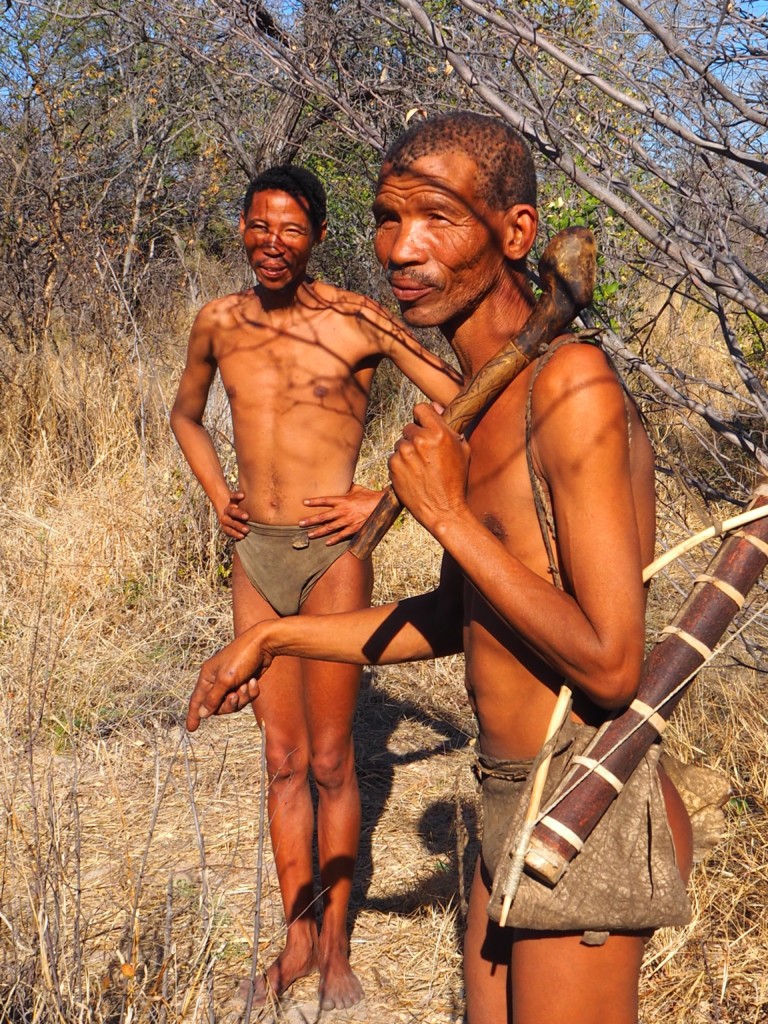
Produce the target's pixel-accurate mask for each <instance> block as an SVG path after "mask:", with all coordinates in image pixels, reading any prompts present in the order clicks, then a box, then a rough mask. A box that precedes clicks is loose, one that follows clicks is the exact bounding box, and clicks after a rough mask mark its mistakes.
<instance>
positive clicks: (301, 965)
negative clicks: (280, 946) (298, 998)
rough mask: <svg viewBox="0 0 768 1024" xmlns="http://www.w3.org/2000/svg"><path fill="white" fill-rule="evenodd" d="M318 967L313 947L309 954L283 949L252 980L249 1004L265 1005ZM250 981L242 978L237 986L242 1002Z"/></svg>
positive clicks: (246, 996) (246, 995) (245, 997)
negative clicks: (297, 953) (260, 973)
mask: <svg viewBox="0 0 768 1024" xmlns="http://www.w3.org/2000/svg"><path fill="white" fill-rule="evenodd" d="M318 967H319V963H318V958H317V953H316V951H315V949H314V948H313V949H312V951H311V952H310V954H309V956H305V955H304V956H296V955H294V954H292V953H291V952H290V951H289V950H288V949H284V950H283V952H282V953H281V954H280V956H279V957H277V959H276V960H275V961H274V963H273V964H271V966H269V967H268V968H267V971H266V974H263V975H260V976H259V977H258V978H256V979H255V980H254V984H253V1000H252V1002H251V1005H252V1006H253V1007H260V1006H265V1005H266V1004H267V1003H268V1002H269V1001H270V1000H271V999H275V1000H277V999H279V998H280V997H281V996H282V995H284V994H285V993H286V992H287V991H288V989H289V988H290V987H291V985H292V984H293V983H294V981H298V980H299V978H307V977H309V975H310V974H315V973H316V972H317V970H318ZM250 983H251V982H250V978H244V979H243V980H242V981H241V982H240V985H239V988H238V996H239V997H240V999H242V1000H243V1002H244V1003H245V1002H247V999H248V987H249V985H250ZM350 1005H351V1004H350Z"/></svg>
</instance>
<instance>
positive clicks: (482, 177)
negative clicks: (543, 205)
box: [383, 110, 536, 210]
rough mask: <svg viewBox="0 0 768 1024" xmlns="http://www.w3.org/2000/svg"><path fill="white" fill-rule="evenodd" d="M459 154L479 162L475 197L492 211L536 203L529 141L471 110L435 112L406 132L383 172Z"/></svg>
mask: <svg viewBox="0 0 768 1024" xmlns="http://www.w3.org/2000/svg"><path fill="white" fill-rule="evenodd" d="M447 152H461V153H466V154H467V155H468V156H470V157H471V158H472V159H473V160H474V162H475V163H476V164H477V170H478V177H477V195H478V197H479V198H480V199H482V200H483V201H484V202H486V203H487V204H488V206H489V207H490V208H491V209H494V210H506V209H509V207H510V206H516V205H517V204H518V203H527V204H528V205H530V206H535V205H536V168H535V167H534V164H533V157H532V156H531V151H530V149H529V148H528V143H527V142H526V141H525V139H524V138H523V137H522V135H520V134H519V133H518V132H516V131H515V129H514V128H511V127H510V126H509V125H508V124H506V122H504V121H501V120H499V118H496V117H489V116H487V115H485V114H475V113H473V112H471V111H469V110H459V111H454V112H453V113H450V114H439V115H437V116H436V117H430V118H428V119H427V120H426V121H419V122H418V123H417V124H415V125H413V127H412V128H409V129H408V130H407V131H406V132H404V133H403V134H402V135H401V136H400V137H399V138H398V139H396V140H395V142H394V143H393V144H392V146H391V147H390V148H389V150H388V152H387V155H386V156H385V157H384V164H383V166H384V168H386V169H387V171H394V172H395V173H396V174H399V173H402V172H403V171H406V170H407V169H408V168H409V167H410V166H411V164H413V163H415V162H416V160H418V159H419V158H420V157H422V156H428V155H430V154H433V153H447Z"/></svg>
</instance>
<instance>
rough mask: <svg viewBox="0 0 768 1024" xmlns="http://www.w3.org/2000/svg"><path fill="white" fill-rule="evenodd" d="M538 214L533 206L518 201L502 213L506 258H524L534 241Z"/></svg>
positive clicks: (537, 225) (514, 259)
mask: <svg viewBox="0 0 768 1024" xmlns="http://www.w3.org/2000/svg"><path fill="white" fill-rule="evenodd" d="M538 227H539V215H538V213H537V212H536V208H535V207H534V206H528V204H527V203H518V204H517V205H516V206H511V207H510V208H509V209H508V210H507V212H506V213H505V214H504V255H505V256H506V258H507V259H508V260H513V261H517V260H524V259H525V257H526V256H527V255H528V253H529V252H530V251H531V247H532V246H533V243H534V242H535V241H536V232H537V230H538Z"/></svg>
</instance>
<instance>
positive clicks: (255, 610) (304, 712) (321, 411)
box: [171, 166, 459, 1010]
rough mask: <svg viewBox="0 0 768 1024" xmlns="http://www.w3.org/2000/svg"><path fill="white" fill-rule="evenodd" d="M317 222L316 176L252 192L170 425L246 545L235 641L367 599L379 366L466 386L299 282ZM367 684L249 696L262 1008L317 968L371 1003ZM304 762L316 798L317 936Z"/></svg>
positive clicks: (261, 180) (314, 684)
mask: <svg viewBox="0 0 768 1024" xmlns="http://www.w3.org/2000/svg"><path fill="white" fill-rule="evenodd" d="M325 218H326V207H325V193H324V190H323V187H322V185H321V183H320V182H319V181H318V179H317V178H316V177H315V176H314V175H313V174H311V173H310V172H309V171H306V170H303V169H302V168H298V167H291V166H282V167H274V168H272V169H270V170H267V171H265V172H264V173H263V174H261V175H260V176H259V177H258V178H256V179H255V180H254V181H253V182H252V183H251V185H250V186H249V188H248V191H247V193H246V195H245V200H244V203H243V211H242V214H241V217H240V234H241V236H242V239H243V244H244V246H245V251H246V255H247V258H248V261H249V263H250V265H251V267H252V269H253V272H254V274H255V276H256V280H257V283H256V285H255V286H254V287H252V288H248V289H246V290H245V291H243V292H237V293H235V294H233V295H228V296H226V297H224V298H221V299H215V300H214V301H212V302H209V303H208V304H207V305H206V306H204V307H203V309H202V310H201V311H200V313H199V314H198V316H197V318H196V320H195V322H194V325H193V327H192V333H191V335H190V339H189V350H188V355H187V363H186V366H185V368H184V372H183V374H182V377H181V381H180V384H179V390H178V394H177V396H176V401H175V404H174V407H173V411H172V413H171V425H172V427H173V430H174V433H175V434H176V438H177V440H178V442H179V445H180V446H181V449H182V451H183V452H184V455H185V457H186V459H187V461H188V462H189V465H190V467H191V468H192V471H193V472H194V474H195V476H196V477H197V479H198V480H199V481H200V483H201V485H202V486H203V489H204V490H205V492H206V494H207V495H208V497H209V498H210V500H211V502H212V504H213V506H214V508H215V509H216V512H217V515H218V517H219V522H220V523H221V527H222V529H223V530H224V532H225V533H226V534H227V535H228V536H230V537H232V538H233V539H234V540H235V541H236V545H235V554H234V558H233V568H232V598H233V610H234V626H235V635H240V634H241V633H242V632H244V631H245V630H247V629H248V628H249V627H251V626H253V625H254V624H255V623H257V622H260V621H263V620H265V619H276V618H278V617H279V616H282V615H295V614H305V613H307V614H320V613H327V612H342V611H351V610H354V609H359V608H363V607H365V606H366V605H368V603H369V602H370V595H371V566H370V563H369V562H360V561H358V559H356V558H355V557H353V555H351V554H350V553H347V552H346V548H347V547H348V544H349V539H348V538H349V537H350V536H351V535H352V534H353V533H354V531H355V529H356V528H357V526H358V525H359V524H360V523H361V522H362V521H363V520H364V519H365V517H366V515H367V514H368V512H369V511H370V509H371V508H372V506H373V505H375V503H376V498H377V495H376V494H375V493H374V494H372V492H368V491H365V490H364V489H363V488H358V487H354V486H353V484H352V478H353V474H354V470H355V464H356V461H357V456H358V453H359V450H360V444H361V441H362V437H363V426H364V421H365V414H366V408H367V403H368V396H369V391H370V387H371V382H372V379H373V374H374V371H375V369H376V366H377V364H378V363H379V361H380V360H381V359H383V358H384V357H389V358H391V359H392V360H394V362H395V363H396V365H397V366H398V367H399V368H400V369H401V370H402V371H403V372H404V373H406V374H407V375H408V376H409V377H410V378H411V380H413V381H414V383H415V384H416V385H417V386H418V387H420V388H421V389H422V390H423V391H424V392H426V393H427V394H428V395H429V396H430V397H431V398H434V399H436V400H437V401H439V402H442V403H447V402H448V401H450V399H451V398H452V396H453V395H454V394H455V392H456V391H457V387H458V385H457V381H458V380H459V378H458V375H457V374H456V373H455V372H454V371H452V370H451V369H450V368H449V367H447V366H446V365H445V364H444V363H443V362H442V361H441V360H440V359H438V358H437V357H436V356H433V355H431V354H430V353H428V352H427V351H425V350H424V349H423V348H422V347H421V346H420V345H418V344H417V342H415V341H414V340H413V339H412V338H411V337H410V335H408V334H407V333H406V332H405V331H404V330H403V329H402V328H401V327H400V326H398V325H397V323H395V322H394V321H393V320H392V319H391V318H390V317H389V316H388V315H387V314H386V313H385V312H384V311H383V310H382V309H380V308H379V307H378V306H377V305H376V304H375V303H373V302H371V301H370V300H368V299H366V298H364V297H362V296H360V295H355V294H353V293H350V292H346V291H342V290H340V289H338V288H335V287H333V286H332V285H329V284H325V283H322V282H319V281H314V280H312V279H311V278H310V277H308V276H307V272H306V271H307V263H308V261H309V258H310V255H311V253H312V250H313V248H314V246H315V245H316V244H317V243H319V242H322V240H323V238H324V237H325V232H326V219H325ZM217 369H218V370H219V372H220V373H221V377H222V381H223V383H224V387H225V388H226V391H227V395H228V397H229V402H230V407H231V413H232V424H233V430H234V440H235V451H236V454H237V464H238V475H239V480H238V489H237V490H236V491H231V490H230V488H229V486H228V485H227V482H226V480H225V478H224V474H223V471H222V468H221V464H220V462H219V459H218V456H217V454H216V450H215V448H214V445H213V441H212V439H211V437H210V435H209V434H208V432H207V431H206V429H205V427H204V426H203V414H204V411H205V406H206V403H207V400H208V394H209V390H210V387H211V384H212V382H213V379H214V375H215V373H216V370H217ZM308 495H346V497H344V498H322V499H315V500H313V501H312V502H311V504H312V505H315V506H317V505H326V506H327V508H328V511H327V512H321V513H319V514H315V515H313V516H311V517H309V518H308V519H305V516H306V507H305V506H306V504H307V502H306V501H305V499H306V498H307V496H308ZM318 524H320V525H319V526H318ZM312 526H314V527H315V528H314V529H311V528H310V527H312ZM329 533H331V534H332V536H331V537H330V539H328V540H325V539H323V538H325V537H326V536H328V534H329ZM339 540H341V541H342V543H338V541H339ZM359 681H360V670H359V668H357V667H355V666H349V665H334V664H327V663H323V662H310V661H303V660H299V659H296V658H283V659H281V660H280V661H279V662H278V663H277V664H276V665H275V666H274V668H273V669H272V670H271V671H270V672H269V674H268V675H267V676H265V677H264V681H263V686H262V691H261V695H260V696H259V698H258V699H257V700H256V701H254V712H255V714H256V717H257V719H258V721H259V722H260V723H261V722H264V723H265V725H266V745H267V750H266V756H267V768H268V772H269V779H270V786H269V816H270V829H271V836H272V845H273V849H274V854H275V864H276V868H277V876H278V881H279V883H280V890H281V894H282V899H283V906H284V910H285V917H286V921H287V924H288V932H287V939H286V944H285V948H284V950H283V952H282V953H281V954H280V956H278V958H277V959H276V961H275V962H274V963H273V964H272V965H271V966H270V967H269V969H268V971H267V975H266V980H265V981H264V982H262V983H261V985H260V987H259V989H258V991H257V993H256V1001H257V1003H259V1002H262V1003H263V1002H264V1001H265V999H266V998H267V995H268V990H270V989H271V991H272V992H273V993H274V994H275V995H277V996H280V995H281V994H282V993H283V992H284V991H285V990H286V989H287V988H288V986H289V985H291V984H292V983H293V982H294V981H295V980H296V979H297V978H301V977H304V976H305V975H307V974H310V973H312V972H314V971H315V970H318V969H319V972H320V985H319V995H320V1005H321V1008H322V1009H324V1010H328V1009H333V1008H341V1007H348V1006H351V1005H353V1004H354V1003H356V1002H357V1001H358V1000H359V999H360V998H361V996H362V989H361V986H360V983H359V981H358V979H357V977H356V976H355V975H354V973H353V972H352V970H351V968H350V965H349V942H348V936H347V924H346V918H347V909H348V905H349V896H350V890H351V886H352V875H353V869H354V864H355V858H356V855H357V848H358V840H359V831H360V798H359V794H358V789H357V779H356V776H355V768H354V752H353V743H352V717H353V714H354V709H355V703H356V698H357V692H358V686H359ZM310 768H311V770H312V774H313V775H314V778H315V782H316V784H317V788H318V850H319V861H320V876H321V881H322V888H323V902H324V915H323V927H322V931H321V932H320V934H319V935H318V931H317V926H316V923H315V902H314V901H315V895H314V891H313V882H312V836H313V807H312V798H311V794H310V789H309V781H308V772H309V769H310Z"/></svg>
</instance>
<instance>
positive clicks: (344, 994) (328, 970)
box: [317, 954, 363, 1010]
mask: <svg viewBox="0 0 768 1024" xmlns="http://www.w3.org/2000/svg"><path fill="white" fill-rule="evenodd" d="M317 995H318V998H319V1000H320V1009H321V1010H346V1009H348V1008H349V1007H350V1006H354V1005H355V1004H356V1003H359V1002H360V1000H361V999H362V998H363V986H362V985H361V984H360V981H359V979H358V977H357V975H356V974H355V972H354V971H353V970H352V968H351V967H350V965H349V960H348V958H347V957H346V956H345V955H342V954H339V955H336V956H333V957H328V958H327V959H325V961H324V962H321V964H320V984H319V985H318V988H317Z"/></svg>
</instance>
